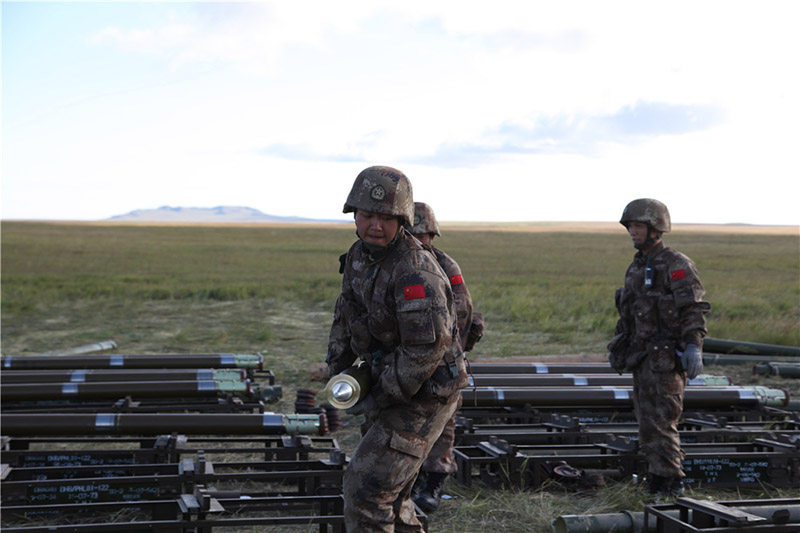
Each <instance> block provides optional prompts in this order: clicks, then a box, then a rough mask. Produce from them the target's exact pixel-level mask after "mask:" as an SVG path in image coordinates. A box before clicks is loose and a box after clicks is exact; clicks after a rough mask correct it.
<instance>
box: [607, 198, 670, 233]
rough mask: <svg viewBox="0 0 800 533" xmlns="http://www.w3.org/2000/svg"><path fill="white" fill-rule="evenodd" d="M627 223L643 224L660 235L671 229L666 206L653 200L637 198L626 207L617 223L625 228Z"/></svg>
mask: <svg viewBox="0 0 800 533" xmlns="http://www.w3.org/2000/svg"><path fill="white" fill-rule="evenodd" d="M629 222H644V223H645V224H647V225H648V226H650V227H651V228H653V229H654V230H656V231H660V232H662V233H667V232H669V231H670V230H671V229H672V224H671V223H670V219H669V210H668V209H667V206H666V205H664V204H663V203H662V202H659V201H658V200H654V199H653V198H639V199H637V200H633V201H632V202H630V203H629V204H628V205H626V206H625V210H624V211H622V218H620V219H619V223H620V224H622V225H623V226H625V227H626V228H627V227H628V223H629Z"/></svg>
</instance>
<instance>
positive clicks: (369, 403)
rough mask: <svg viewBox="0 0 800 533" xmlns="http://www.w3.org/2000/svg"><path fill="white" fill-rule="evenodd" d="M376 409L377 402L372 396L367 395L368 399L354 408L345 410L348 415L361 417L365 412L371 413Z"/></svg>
mask: <svg viewBox="0 0 800 533" xmlns="http://www.w3.org/2000/svg"><path fill="white" fill-rule="evenodd" d="M374 407H375V400H374V399H373V398H372V394H367V397H366V398H364V399H363V400H361V401H360V402H358V403H357V404H355V405H354V406H353V407H348V408H347V409H345V410H344V412H345V413H347V414H348V415H361V414H364V412H365V411H369V410H371V409H373V408H374Z"/></svg>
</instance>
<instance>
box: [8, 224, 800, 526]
mask: <svg viewBox="0 0 800 533" xmlns="http://www.w3.org/2000/svg"><path fill="white" fill-rule="evenodd" d="M355 238H356V237H355V234H354V228H353V227H351V226H349V225H345V226H342V227H338V226H330V227H310V226H283V227H279V226H235V225H231V226H131V225H101V224H66V223H34V222H3V224H2V295H1V296H2V353H3V354H4V355H19V354H31V353H37V352H43V351H49V350H55V349H59V348H68V347H73V346H78V345H82V344H87V343H93V342H98V341H103V340H109V339H110V340H114V341H115V342H117V344H118V345H119V348H118V349H117V352H118V353H215V352H237V353H256V352H260V353H263V354H264V355H265V360H266V363H267V365H268V367H269V368H270V369H272V370H273V371H274V372H275V374H276V376H277V379H278V382H279V383H281V384H283V386H284V391H285V393H284V399H283V401H282V402H281V403H280V404H279V405H278V406H277V407H276V410H283V411H284V412H292V411H293V402H294V396H293V394H294V389H295V388H296V387H310V388H317V389H319V388H321V386H322V385H321V384H320V383H318V382H312V381H310V379H309V375H308V368H309V365H310V364H312V363H315V362H321V361H324V358H325V353H326V350H327V335H328V328H329V326H330V320H331V314H332V311H333V305H334V301H335V299H336V296H337V294H338V292H339V288H340V283H341V276H340V274H339V273H338V257H339V255H340V254H342V253H343V252H345V251H346V250H347V248H348V247H349V246H350V244H351V243H352V242H353V241H354V240H355ZM665 241H666V243H667V245H670V246H673V247H675V248H677V249H678V250H680V251H682V252H684V253H686V254H688V255H689V256H690V257H692V258H693V259H694V261H695V262H696V263H697V266H698V269H699V271H700V275H701V278H702V280H703V282H704V284H705V287H706V290H707V299H708V300H709V301H710V302H711V303H712V306H713V308H712V312H711V314H710V315H709V322H708V324H709V335H710V336H712V337H716V338H729V339H737V340H745V341H751V342H760V343H771V344H786V345H793V346H800V235H799V234H798V232H796V231H794V232H790V233H788V234H757V233H737V232H735V230H731V232H725V231H719V230H717V231H714V232H708V233H704V232H701V231H692V232H684V233H682V232H680V231H676V232H674V233H673V234H669V235H667V238H666V239H665ZM436 244H437V245H438V246H439V247H441V248H442V249H443V250H445V251H447V252H448V253H449V254H450V255H451V256H452V257H454V258H455V259H456V260H457V261H458V262H459V263H460V265H461V268H462V271H463V273H464V278H465V281H466V282H467V284H468V286H469V288H470V291H471V293H472V296H473V299H474V302H475V308H476V310H479V311H481V312H482V313H483V314H484V316H485V318H486V334H485V336H484V338H483V340H482V341H481V342H480V343H479V344H478V346H477V347H476V349H475V351H474V352H473V354H472V358H473V359H478V360H480V359H488V358H497V357H510V356H528V355H541V354H602V353H604V352H605V346H606V344H607V343H608V341H609V340H610V337H611V333H612V331H613V328H614V324H615V322H616V311H615V309H614V304H613V294H614V290H615V289H616V288H617V287H618V286H619V285H621V284H622V282H623V275H624V272H625V268H626V267H627V265H628V264H629V263H630V260H631V258H632V256H633V254H634V250H633V248H632V247H631V245H630V240H629V239H628V237H627V235H626V234H625V231H624V229H623V228H621V227H619V229H618V231H615V232H591V233H590V232H585V233H581V232H563V231H553V232H548V231H542V229H541V228H538V230H537V231H535V232H533V231H530V232H529V231H524V230H520V229H519V228H516V229H515V230H514V231H489V230H473V231H467V230H463V229H459V230H454V229H450V230H448V228H447V227H445V228H444V236H443V237H442V238H440V239H437V241H436ZM754 379H755V378H754ZM356 440H357V437H356V436H355V433H354V431H353V430H352V427H350V429H349V430H346V431H344V432H343V434H342V436H341V438H340V441H341V444H342V446H343V447H344V448H345V449H348V448H349V447H351V446H353V445H354V443H355V441H356ZM453 485H454V484H453V483H451V485H450V486H451V489H452V490H451V493H452V494H454V495H456V496H458V498H457V499H454V500H449V501H447V502H445V504H444V506H443V508H442V509H441V510H440V511H439V512H438V513H437V514H436V515H434V516H433V517H432V526H433V529H432V530H434V531H460V532H465V531H469V532H473V531H475V532H477V531H489V530H491V531H495V530H496V529H497V528H498V527H502V528H504V529H505V530H506V531H509V532H514V531H549V530H550V529H549V524H550V521H551V520H552V519H553V518H554V517H555V516H558V515H559V514H562V513H568V514H573V513H582V512H586V513H595V512H608V511H609V510H622V509H626V508H631V509H636V508H638V509H641V505H642V502H641V501H640V500H638V499H637V498H638V496H637V495H636V492H635V491H632V490H617V491H616V492H613V491H601V493H598V495H596V496H595V497H592V498H588V499H585V498H575V497H571V496H570V495H569V494H568V493H565V492H563V491H561V492H560V491H559V490H557V489H556V490H553V489H552V488H551V489H550V490H545V491H536V492H529V493H519V492H495V491H487V490H485V489H484V490H481V489H480V488H476V489H471V490H465V489H461V488H459V487H453ZM789 492H793V494H794V497H798V496H800V494H799V493H800V491H789ZM779 493H780V494H782V495H785V494H786V492H779ZM775 495H776V493H775V491H772V492H770V491H766V492H765V493H764V497H774V496H775ZM695 496H697V495H695ZM733 497H734V498H735V497H737V495H736V494H734V495H733ZM747 497H750V498H757V497H759V495H752V494H749V495H747ZM531 528H533V529H531Z"/></svg>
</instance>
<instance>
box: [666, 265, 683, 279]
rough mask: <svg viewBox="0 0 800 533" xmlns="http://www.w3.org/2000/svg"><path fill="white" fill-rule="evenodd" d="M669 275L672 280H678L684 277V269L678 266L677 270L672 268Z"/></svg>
mask: <svg viewBox="0 0 800 533" xmlns="http://www.w3.org/2000/svg"><path fill="white" fill-rule="evenodd" d="M669 275H670V276H672V281H678V280H679V279H683V278H685V277H686V269H683V268H680V269H678V270H673V271H672V272H670V273H669Z"/></svg>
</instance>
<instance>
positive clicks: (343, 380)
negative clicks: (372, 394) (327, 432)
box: [323, 362, 372, 409]
mask: <svg viewBox="0 0 800 533" xmlns="http://www.w3.org/2000/svg"><path fill="white" fill-rule="evenodd" d="M371 387H372V376H371V372H370V367H369V365H368V364H367V363H363V362H362V363H361V364H359V365H358V366H351V367H350V368H348V369H346V370H344V371H343V372H341V373H340V374H336V375H335V376H333V377H332V378H331V379H329V380H328V383H327V385H325V389H324V390H323V393H324V396H325V397H326V398H327V400H328V403H329V404H331V405H332V406H334V407H336V408H337V409H348V408H350V407H353V406H354V405H355V404H357V403H358V402H360V401H361V400H363V399H364V398H366V396H367V394H369V389H370V388H371Z"/></svg>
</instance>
